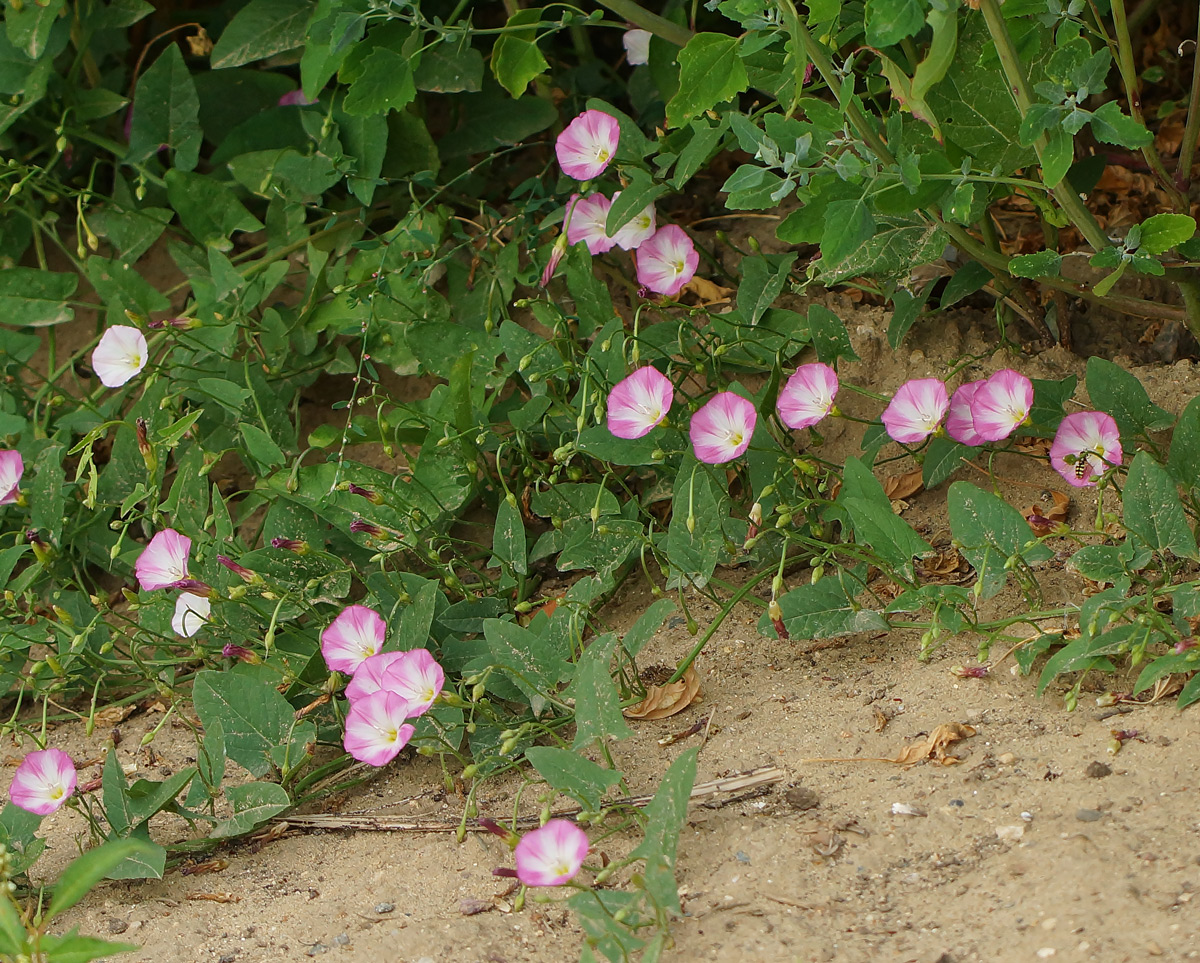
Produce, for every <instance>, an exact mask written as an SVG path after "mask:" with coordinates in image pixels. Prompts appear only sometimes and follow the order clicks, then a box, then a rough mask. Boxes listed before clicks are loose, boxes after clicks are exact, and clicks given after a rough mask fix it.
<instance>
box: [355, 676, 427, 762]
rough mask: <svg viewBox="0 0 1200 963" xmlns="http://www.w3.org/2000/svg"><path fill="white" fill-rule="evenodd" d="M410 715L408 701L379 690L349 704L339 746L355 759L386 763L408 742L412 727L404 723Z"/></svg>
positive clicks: (411, 734) (413, 730) (414, 728)
mask: <svg viewBox="0 0 1200 963" xmlns="http://www.w3.org/2000/svg"><path fill="white" fill-rule="evenodd" d="M410 715H412V713H411V712H410V711H409V705H408V701H407V700H406V699H404V698H403V697H402V696H398V695H396V694H395V693H394V692H388V691H386V690H384V689H380V690H379V691H378V692H372V693H371V694H370V695H366V696H363V697H362V698H361V699H357V700H355V701H354V702H352V703H351V704H350V711H349V712H348V713H346V733H345V735H344V736H343V737H342V745H343V746H345V748H346V751H347V752H348V753H350V755H352V756H353V757H354V758H355V759H357V760H358V761H359V762H365V763H366V764H367V765H368V766H386V765H387V764H388V763H389V762H391V761H392V760H393V759H395V758H396V756H397V755H399V753H400V750H401V749H403V748H404V747H405V746H406V745H408V740H409V739H411V738H412V736H413V733H414V732H416V727H415V726H411V725H408V724H406V723H405V721H404V720H405V719H406V718H408V716H410Z"/></svg>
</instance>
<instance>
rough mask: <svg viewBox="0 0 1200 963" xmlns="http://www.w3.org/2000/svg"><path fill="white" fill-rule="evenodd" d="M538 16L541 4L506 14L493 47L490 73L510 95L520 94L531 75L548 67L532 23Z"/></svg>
mask: <svg viewBox="0 0 1200 963" xmlns="http://www.w3.org/2000/svg"><path fill="white" fill-rule="evenodd" d="M541 19H542V8H541V7H531V8H530V9H528V10H518V11H517V12H516V13H514V14H513V15H512V16H511V17H509V18H508V23H506V24H505V30H504V33H502V34H500V36H499V38H498V39H497V40H496V45H495V46H494V47H493V48H492V73H493V74H494V75H495V77H496V79H497V80H498V81H499V82H500V86H501V87H503V88H504V89H505V90H507V91H508V92H509V93H510V94H512V95H513V97H520V96H521V94H523V93H525V88H526V87H528V86H529V83H530V81H532V80H533V78H534V77H536V76H537V75H538V74H540V73H542V71H544V70H548V69H549V68H550V64H548V63H547V62H546V58H545V57H543V56H542V52H541V50H539V49H538V45H537V30H536V29H535V28H534V27H533V26H532V25H533V24H536V23H538V22H540V21H541Z"/></svg>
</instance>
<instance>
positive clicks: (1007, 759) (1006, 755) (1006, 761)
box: [996, 752, 1017, 766]
mask: <svg viewBox="0 0 1200 963" xmlns="http://www.w3.org/2000/svg"><path fill="white" fill-rule="evenodd" d="M1016 761H1017V757H1016V756H1015V755H1014V754H1013V753H1011V752H1002V753H1000V755H998V756H997V757H996V762H998V763H1000V765H1002V766H1011V765H1012V764H1013V763H1014V762H1016Z"/></svg>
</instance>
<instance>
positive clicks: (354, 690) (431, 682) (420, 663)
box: [346, 649, 446, 718]
mask: <svg viewBox="0 0 1200 963" xmlns="http://www.w3.org/2000/svg"><path fill="white" fill-rule="evenodd" d="M445 681H446V673H445V672H444V671H443V670H442V667H441V666H440V665H439V664H438V662H437V660H436V659H434V657H433V656H432V655H430V653H429V650H428V649H411V650H409V651H408V652H380V653H379V654H377V655H373V656H371V657H370V658H368V659H364V660H363V662H362V664H361V665H360V666H359V667H358V668H357V669H355V670H354V678H353V679H351V680H350V684H349V685H348V686H346V698H347V699H349V700H350V703H351V705H353V704H354V703H355V702H356V701H358V700H359V699H361V698H363V697H365V696H369V695H372V694H373V693H375V692H379V691H380V690H382V691H385V692H391V693H392V694H393V695H398V696H400V697H401V698H402V699H404V700H405V701H406V702H407V703H408V714H409V716H410V717H413V718H416V717H417V716H420V715H424V714H425V712H426V711H427V710H428V709H429V707H430V706H431V705H433V703H434V700H435V699H437V697H438V695H439V694H440V693H441V691H442V685H443V684H444V683H445Z"/></svg>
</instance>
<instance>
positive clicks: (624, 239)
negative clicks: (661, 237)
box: [612, 191, 699, 273]
mask: <svg viewBox="0 0 1200 963" xmlns="http://www.w3.org/2000/svg"><path fill="white" fill-rule="evenodd" d="M620 196H621V192H620V191H617V193H615V194H614V195H613V198H612V199H613V200H614V201H615V200H616V199H617V198H618V197H620ZM656 221H657V215H656V214H655V212H654V205H653V204H647V205H646V206H645V207H644V208H642V210H641V211H640V212H639V213H637V214H635V215H634V216H633V220H631V221H626V222H625V223H624V224H622V225H621V227H620V228H619V229H618V231H617V233H616V234H614V235H613V236H612V239H613V243H615V244H616V245H617V247H619V248H620V249H621V250H622V251H632V250H633V249H634V248H636V247H639V246H640V245H641V244H642V242H644V241H647V240H649V239H650V238H651V237H653V236H654V229H655V225H656ZM697 263H699V255H697ZM692 273H695V270H694V269H693V272H692Z"/></svg>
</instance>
